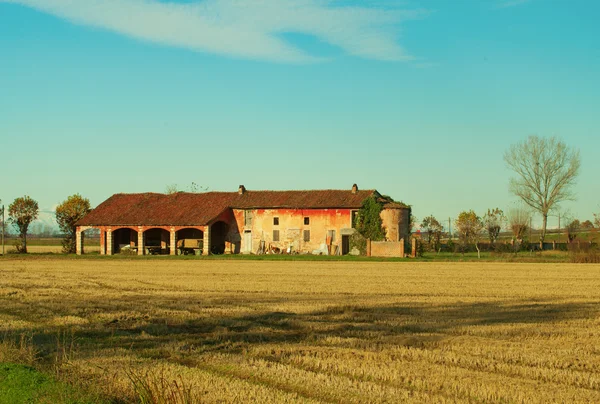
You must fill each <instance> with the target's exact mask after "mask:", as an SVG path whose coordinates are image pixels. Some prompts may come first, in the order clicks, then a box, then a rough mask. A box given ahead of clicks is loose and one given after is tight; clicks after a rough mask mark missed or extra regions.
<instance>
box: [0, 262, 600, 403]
mask: <svg viewBox="0 0 600 404" xmlns="http://www.w3.org/2000/svg"><path fill="white" fill-rule="evenodd" d="M0 335H2V342H1V343H0V362H22V363H28V364H31V365H33V366H34V367H36V368H38V369H41V370H43V371H44V372H51V373H52V375H54V376H55V377H56V378H58V379H59V380H61V381H62V382H68V383H69V384H71V385H72V386H75V387H76V388H77V389H79V390H81V391H85V392H87V393H89V394H91V396H89V397H94V400H97V401H99V400H106V401H107V402H134V401H136V400H137V399H138V398H136V397H138V396H136V394H137V395H139V394H140V393H143V392H144V391H146V392H148V391H149V390H152V389H153V388H155V390H160V391H162V394H172V397H175V396H177V395H178V397H181V396H185V395H186V394H187V395H188V396H190V397H192V398H193V399H194V400H201V401H202V402H208V403H211V402H261V403H268V402H344V403H345V402H394V403H398V402H496V403H505V402H509V403H512V402H539V403H547V402H569V403H571V402H600V265H593V264H590V265H576V264H565V263H561V264H523V263H492V262H486V263H471V262H462V263H431V262H430V263H428V262H414V261H409V262H332V261H325V262H318V261H317V262H312V261H302V262H294V261H291V262H285V261H237V260H235V261H234V260H229V261H225V260H212V261H209V260H198V261H194V260H191V261H182V260H181V261H179V260H178V261H174V260H117V259H115V260H98V259H89V260H85V259H81V260H65V259H53V258H47V259H46V258H44V259H20V258H6V259H1V260H0ZM173 381H176V383H177V386H178V387H175V384H174V383H173ZM144 386H145V387H144ZM186 392H187V393H186Z"/></svg>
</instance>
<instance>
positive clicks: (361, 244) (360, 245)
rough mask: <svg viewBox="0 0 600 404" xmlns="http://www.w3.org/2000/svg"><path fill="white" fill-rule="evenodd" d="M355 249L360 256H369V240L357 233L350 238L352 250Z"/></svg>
mask: <svg viewBox="0 0 600 404" xmlns="http://www.w3.org/2000/svg"><path fill="white" fill-rule="evenodd" d="M353 248H356V249H357V250H358V251H360V255H367V239H366V238H364V237H363V236H362V235H361V234H360V233H359V232H357V231H355V232H354V234H353V235H351V236H350V250H352V249H353Z"/></svg>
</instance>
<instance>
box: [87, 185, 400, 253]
mask: <svg viewBox="0 0 600 404" xmlns="http://www.w3.org/2000/svg"><path fill="white" fill-rule="evenodd" d="M368 198H375V199H376V200H379V201H380V202H381V203H382V204H383V209H382V212H381V215H380V216H381V219H382V223H383V228H384V230H385V234H386V239H387V240H388V241H396V242H398V241H400V240H401V239H407V237H408V234H409V220H410V208H409V207H408V206H406V205H403V204H400V203H396V202H392V201H390V200H389V198H388V199H386V198H384V197H382V196H381V194H379V193H378V192H377V191H376V190H366V191H362V190H359V189H358V187H357V186H356V184H355V185H354V186H353V187H352V189H350V190H312V191H252V190H247V189H246V188H245V187H244V186H243V185H240V187H239V189H238V192H206V193H185V192H177V193H174V194H158V193H142V194H116V195H113V196H112V197H110V198H109V199H107V200H106V201H104V202H103V203H101V204H100V205H99V206H98V207H97V208H95V209H94V210H92V211H91V212H90V213H89V214H87V215H86V216H85V217H84V218H83V219H82V220H80V221H79V222H78V223H77V254H83V252H84V249H83V244H84V243H83V234H84V232H85V231H86V230H88V229H92V228H95V229H98V230H99V231H100V254H107V255H112V254H115V253H119V252H122V251H124V250H127V251H130V252H132V253H136V254H139V255H144V254H171V255H175V254H190V253H194V254H203V255H208V254H239V253H256V252H259V253H265V252H283V251H285V252H298V253H306V252H308V253H324V254H347V253H349V252H350V236H351V235H352V234H353V233H354V232H355V230H354V229H353V223H354V222H355V217H356V215H357V214H358V211H359V209H360V208H361V206H362V205H363V203H364V202H365V201H366V200H367V199H368Z"/></svg>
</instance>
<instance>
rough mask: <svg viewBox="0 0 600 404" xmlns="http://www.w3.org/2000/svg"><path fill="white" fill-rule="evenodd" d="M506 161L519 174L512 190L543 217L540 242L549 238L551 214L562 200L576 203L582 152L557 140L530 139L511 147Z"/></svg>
mask: <svg viewBox="0 0 600 404" xmlns="http://www.w3.org/2000/svg"><path fill="white" fill-rule="evenodd" d="M504 161H505V162H506V164H507V165H508V166H509V167H510V168H511V169H512V170H513V171H514V172H515V173H516V174H517V176H516V178H511V179H510V190H511V192H512V193H513V194H515V195H516V196H518V197H519V198H521V200H522V201H523V202H524V203H525V204H527V205H528V206H530V207H531V208H533V209H535V210H536V211H538V212H540V213H541V214H542V217H543V225H542V232H541V234H540V241H541V242H543V241H544V238H545V237H546V226H547V224H548V213H549V212H550V211H551V210H552V209H555V208H556V207H557V205H558V204H559V203H560V202H562V201H568V200H574V199H575V195H574V193H573V191H572V188H573V185H575V179H576V178H577V175H578V174H579V167H580V166H581V160H580V158H579V151H578V150H575V149H572V148H570V147H567V145H566V144H565V143H564V142H562V141H560V140H558V139H557V138H555V137H551V138H541V137H538V136H529V138H528V139H527V140H526V141H524V142H521V143H517V144H514V145H511V146H510V148H509V149H508V151H507V152H506V153H504Z"/></svg>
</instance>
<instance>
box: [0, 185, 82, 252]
mask: <svg viewBox="0 0 600 404" xmlns="http://www.w3.org/2000/svg"><path fill="white" fill-rule="evenodd" d="M89 211H90V201H89V199H87V198H84V197H82V196H81V195H79V194H75V195H71V196H69V197H68V198H67V199H66V200H65V201H63V202H62V203H61V204H60V205H58V206H57V207H56V211H55V215H56V222H57V223H58V227H59V228H60V230H61V232H62V233H63V234H64V235H65V236H64V238H63V240H62V248H63V252H64V253H68V254H72V253H75V251H76V245H75V242H76V234H75V233H76V230H77V229H76V226H75V223H77V222H78V221H79V220H80V219H82V218H83V217H84V216H85V215H86V214H87V213H88V212H89ZM39 212H40V208H39V205H38V203H37V201H36V200H34V199H32V198H31V197H29V196H28V195H25V196H22V197H19V198H16V199H15V200H14V201H13V202H12V203H11V204H10V205H9V206H8V220H7V221H6V222H5V223H2V226H3V227H4V228H6V225H7V224H12V225H13V227H14V228H15V229H16V230H17V232H18V236H19V239H18V241H17V243H16V244H15V248H16V250H17V252H18V253H22V254H26V253H27V233H28V231H29V226H30V225H31V223H32V222H33V221H34V220H36V219H37V218H38V215H39Z"/></svg>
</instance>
